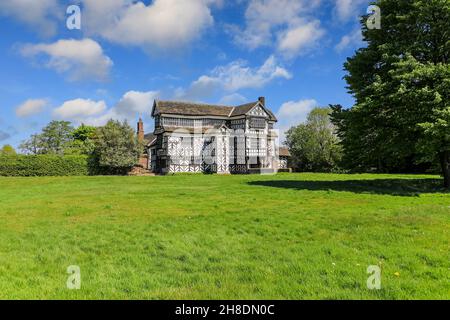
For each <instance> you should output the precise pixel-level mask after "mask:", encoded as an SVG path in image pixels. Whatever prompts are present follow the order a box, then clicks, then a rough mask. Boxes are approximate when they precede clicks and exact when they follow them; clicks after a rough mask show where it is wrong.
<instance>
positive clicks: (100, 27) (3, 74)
mask: <svg viewBox="0 0 450 320" xmlns="http://www.w3.org/2000/svg"><path fill="white" fill-rule="evenodd" d="M369 2H370V1H367V0H228V1H226V0H154V1H132V0H73V1H58V0H40V1H35V0H14V1H2V2H1V3H0V97H1V102H0V145H3V144H12V145H13V146H15V147H17V146H18V145H19V144H20V142H21V141H23V140H24V139H26V138H28V137H29V136H30V135H31V134H33V133H36V132H39V131H40V129H41V128H42V127H43V126H45V124H46V123H48V122H49V121H50V120H52V119H56V120H61V119H64V120H69V121H72V122H73V123H74V124H79V123H87V124H93V125H101V124H103V123H105V121H107V120H108V119H109V118H115V119H120V120H124V119H127V120H128V121H129V122H130V123H132V124H133V125H134V122H135V121H136V119H137V118H138V117H139V115H141V116H142V117H143V119H144V121H145V123H146V131H151V130H152V120H151V118H150V112H151V105H152V103H153V100H154V99H156V98H157V99H168V100H190V101H198V102H207V103H219V104H226V105H238V104H242V103H245V102H250V101H255V100H256V99H257V98H258V97H259V96H265V97H266V100H267V104H268V107H270V108H271V109H272V110H273V111H274V112H275V113H276V114H277V116H278V118H279V128H280V129H281V130H285V129H287V128H289V127H290V126H292V125H295V124H298V123H300V122H302V121H304V119H305V117H306V115H307V113H308V111H310V110H311V108H313V107H314V106H326V105H328V104H342V105H344V106H345V107H350V106H351V105H352V103H353V99H352V97H351V96H350V95H349V94H348V93H347V90H346V89H345V86H346V84H345V81H344V80H343V79H342V78H343V76H344V72H343V63H344V62H345V60H346V58H347V57H348V56H351V55H352V54H353V53H354V51H355V50H356V49H357V48H359V47H361V46H363V45H364V44H363V42H362V41H361V36H360V27H359V22H358V21H359V16H361V15H362V14H365V12H366V10H367V7H368V5H369ZM71 4H76V5H79V6H80V8H81V30H69V29H68V28H67V27H66V19H67V18H68V17H69V15H67V14H66V9H67V7H68V6H69V5H71Z"/></svg>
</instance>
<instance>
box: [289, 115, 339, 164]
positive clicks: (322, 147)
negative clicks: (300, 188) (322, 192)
mask: <svg viewBox="0 0 450 320" xmlns="http://www.w3.org/2000/svg"><path fill="white" fill-rule="evenodd" d="M330 112H331V109H330V108H315V109H313V110H312V111H311V112H310V113H309V115H308V119H307V121H306V123H303V124H300V125H298V126H296V127H292V128H291V129H289V131H288V132H287V136H286V144H287V145H288V147H289V149H290V151H291V154H292V165H293V167H294V168H295V169H296V170H300V171H319V172H329V171H332V170H334V169H337V167H338V163H339V161H340V160H341V158H342V149H341V147H340V145H339V139H338V137H337V136H336V134H335V128H334V126H333V124H332V123H331V121H330Z"/></svg>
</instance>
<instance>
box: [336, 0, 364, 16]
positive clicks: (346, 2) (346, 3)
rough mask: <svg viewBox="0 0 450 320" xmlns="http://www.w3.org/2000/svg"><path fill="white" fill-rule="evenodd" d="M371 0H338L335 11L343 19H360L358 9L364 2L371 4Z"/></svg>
mask: <svg viewBox="0 0 450 320" xmlns="http://www.w3.org/2000/svg"><path fill="white" fill-rule="evenodd" d="M370 2H371V1H370V0H336V7H335V12H336V14H337V17H338V18H339V19H340V20H341V21H348V20H350V19H352V18H354V19H355V20H357V19H358V10H359V9H360V7H361V6H362V5H363V4H367V5H369V3H370Z"/></svg>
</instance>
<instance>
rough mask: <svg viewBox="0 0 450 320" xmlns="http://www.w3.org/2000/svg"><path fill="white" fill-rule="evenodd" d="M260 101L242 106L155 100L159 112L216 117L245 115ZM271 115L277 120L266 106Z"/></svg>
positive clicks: (271, 118)
mask: <svg viewBox="0 0 450 320" xmlns="http://www.w3.org/2000/svg"><path fill="white" fill-rule="evenodd" d="M257 104H258V101H255V102H251V103H247V104H243V105H240V106H236V107H232V106H220V105H212V104H202V103H192V102H180V101H155V109H157V110H158V111H159V113H164V114H174V115H185V116H216V117H226V118H229V117H237V116H241V115H245V114H246V113H247V112H249V111H250V110H251V109H252V108H253V107H254V106H256V105H257ZM265 109H266V111H267V112H268V114H269V116H270V120H272V121H277V118H276V117H275V115H274V114H273V113H272V111H270V110H269V109H268V108H265Z"/></svg>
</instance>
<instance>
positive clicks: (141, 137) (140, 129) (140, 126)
mask: <svg viewBox="0 0 450 320" xmlns="http://www.w3.org/2000/svg"><path fill="white" fill-rule="evenodd" d="M137 136H138V140H139V142H143V141H144V122H143V121H142V118H139V122H138V124H137Z"/></svg>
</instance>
